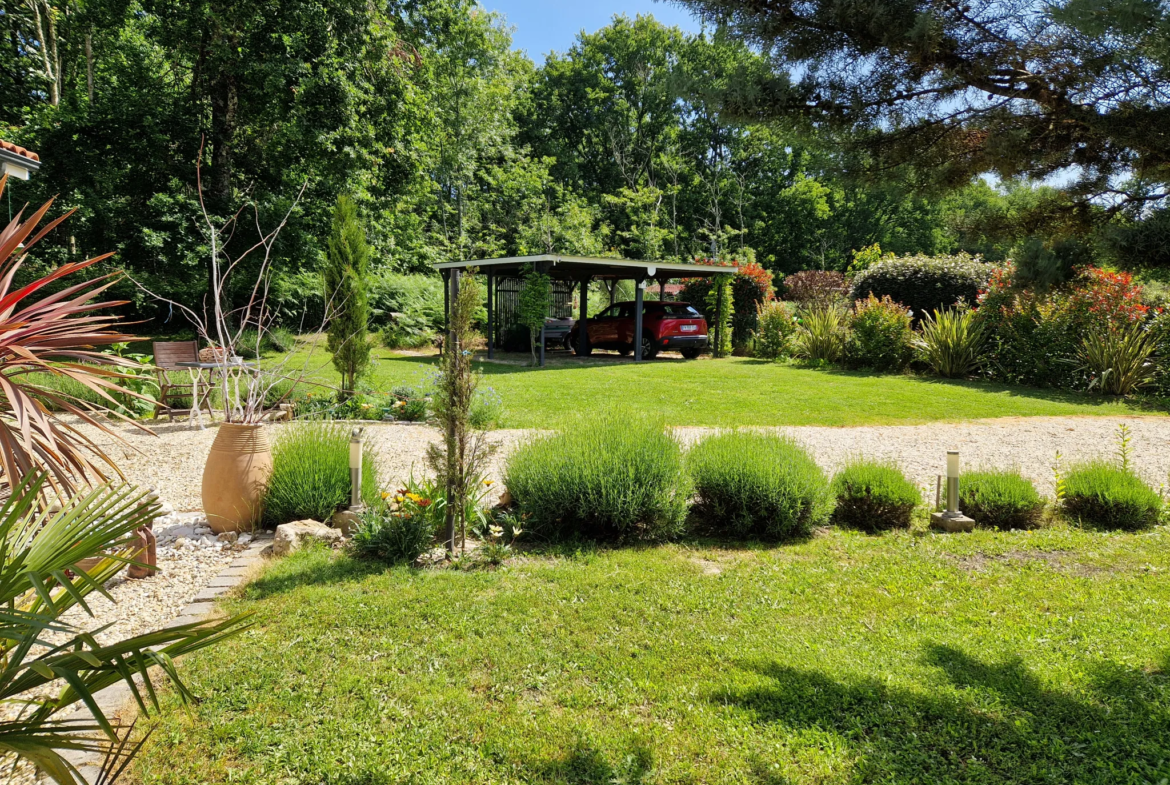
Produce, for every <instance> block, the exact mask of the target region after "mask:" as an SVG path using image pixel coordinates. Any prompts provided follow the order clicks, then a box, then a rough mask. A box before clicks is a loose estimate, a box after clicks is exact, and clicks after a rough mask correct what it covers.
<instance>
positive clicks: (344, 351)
mask: <svg viewBox="0 0 1170 785" xmlns="http://www.w3.org/2000/svg"><path fill="white" fill-rule="evenodd" d="M326 258H327V261H326V265H325V303H326V309H327V311H328V313H329V339H328V343H327V346H328V348H329V351H330V352H331V353H332V354H333V367H334V368H336V369H337V372H338V373H340V374H341V393H340V394H341V396H342V397H348V396H350V395H352V394H353V392H354V390H356V389H357V380H358V379H359V378H360V377H361V376H362V374H363V373H364V372H365V370H366V367H367V366H368V365H369V364H370V338H369V335H368V333H367V331H368V329H369V324H370V302H369V291H368V287H369V273H370V246H369V245H368V244H367V242H366V229H365V227H364V226H363V225H362V222H361V221H360V220H359V219H358V213H357V205H355V204H354V202H353V199H351V198H350V197H348V196H346V195H345V194H342V195H341V196H339V197H337V206H336V207H335V208H334V210H333V228H332V229H331V230H330V233H329V243H328V253H327V255H326Z"/></svg>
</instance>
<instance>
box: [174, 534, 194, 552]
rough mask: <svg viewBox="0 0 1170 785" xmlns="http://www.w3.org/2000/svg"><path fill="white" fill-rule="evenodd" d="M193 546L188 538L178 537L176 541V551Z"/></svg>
mask: <svg viewBox="0 0 1170 785" xmlns="http://www.w3.org/2000/svg"><path fill="white" fill-rule="evenodd" d="M190 544H191V541H190V540H188V539H187V538H186V537H178V538H176V539H175V550H176V551H181V550H183V549H184V548H186V547H187V546H189V545H190Z"/></svg>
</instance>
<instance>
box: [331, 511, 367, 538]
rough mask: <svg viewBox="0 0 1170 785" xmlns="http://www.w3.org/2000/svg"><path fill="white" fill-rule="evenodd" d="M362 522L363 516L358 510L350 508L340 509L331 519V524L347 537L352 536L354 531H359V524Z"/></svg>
mask: <svg viewBox="0 0 1170 785" xmlns="http://www.w3.org/2000/svg"><path fill="white" fill-rule="evenodd" d="M361 522H362V518H361V516H360V515H358V514H357V513H356V512H350V511H349V510H338V511H337V512H335V513H333V517H332V518H330V519H329V525H330V526H332V527H333V528H334V529H337V530H338V531H339V532H341V533H342V534H343V535H345V536H346V537H352V536H353V533H354V532H355V531H357V527H358V525H359V524H360V523H361Z"/></svg>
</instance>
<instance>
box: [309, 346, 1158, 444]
mask: <svg viewBox="0 0 1170 785" xmlns="http://www.w3.org/2000/svg"><path fill="white" fill-rule="evenodd" d="M300 352H301V353H300V354H298V355H296V356H295V357H294V360H293V362H291V363H290V364H289V366H288V367H289V368H298V369H299V368H302V367H304V368H307V369H308V373H309V375H310V376H312V377H314V378H316V379H318V380H321V381H325V382H331V383H336V381H337V376H336V373H335V372H334V371H333V368H332V366H331V365H330V363H329V357H328V355H327V354H326V353H325V352H324V351H322V350H321V348H320V347H318V348H317V350H316V351H315V352H314V353H313V354H312V356H309V355H308V354H307V349H306V348H303V347H302V349H301V350H300ZM549 356H550V365H549V367H547V368H545V369H543V370H542V369H536V368H528V367H524V366H523V365H522V364H521V363H522V362H523V357H522V356H519V355H509V356H508V360H509V362H491V363H488V362H477V363H475V367H476V368H477V369H480V370H482V371H483V373H484V379H483V384H482V386H483V387H484V388H491V389H493V390H495V391H496V392H497V393H499V395H500V396H501V398H502V401H503V414H502V417H501V420H500V427H504V428H549V427H555V426H557V425H560V424H562V423H564V422H566V421H568V420H570V419H571V418H573V417H575V416H577V415H579V414H580V413H582V412H589V413H592V412H602V411H606V410H611V409H613V408H615V407H621V408H623V409H629V408H630V407H635V408H636V409H638V410H640V411H642V412H643V413H647V414H653V415H655V416H660V417H662V418H663V419H664V420H665V421H666V423H667V424H668V425H696V426H712V427H728V428H733V427H739V426H744V425H761V426H767V425H910V424H921V423H928V422H937V421H944V420H949V421H956V420H966V419H980V418H986V417H1032V416H1059V415H1113V416H1118V415H1131V414H1137V413H1142V412H1143V411H1144V412H1145V413H1151V412H1150V411H1149V410H1145V409H1143V408H1142V407H1141V406H1139V405H1137V404H1134V403H1131V402H1125V401H1118V400H1116V399H1109V398H1105V397H1103V396H1100V395H1088V394H1078V393H1069V392H1062V391H1057V390H1038V389H1031V388H1027V387H1019V386H1013V385H1003V384H992V383H987V382H966V381H954V380H947V379H938V378H934V377H924V376H910V375H882V374H876V373H870V372H865V371H839V370H819V369H814V368H807V367H801V366H799V365H792V364H784V363H775V362H764V361H760V360H753V359H747V358H738V357H732V358H727V359H722V360H711V359H701V360H697V361H684V360H678V359H669V358H662V359H658V360H655V361H653V362H649V363H643V364H638V365H635V364H634V363H633V362H630V361H628V360H626V361H619V360H618V359H617V357H616V355H612V356H611V355H602V356H600V357H595V358H591V359H588V360H578V359H576V358H566V357H564V354H563V353H558V354H552V353H550V355H549ZM374 357H375V362H374V366H373V371H372V375H371V377H370V380H369V381H370V383H371V384H372V385H373V386H374V387H376V388H378V389H382V390H389V389H390V388H391V387H394V386H396V385H400V384H411V385H418V384H425V383H426V381H427V379H428V378H429V377H430V375H431V374H432V373H433V371H434V357H432V356H417V355H409V354H399V353H397V352H391V351H389V350H386V349H380V348H379V349H375V350H374Z"/></svg>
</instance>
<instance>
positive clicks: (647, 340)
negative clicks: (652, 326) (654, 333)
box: [642, 335, 658, 360]
mask: <svg viewBox="0 0 1170 785" xmlns="http://www.w3.org/2000/svg"><path fill="white" fill-rule="evenodd" d="M657 356H658V343H657V342H656V341H655V340H654V339H653V338H652V337H651V336H649V335H643V336H642V359H643V360H653V359H654V358H655V357H657Z"/></svg>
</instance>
